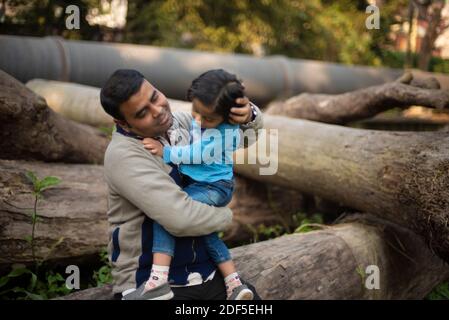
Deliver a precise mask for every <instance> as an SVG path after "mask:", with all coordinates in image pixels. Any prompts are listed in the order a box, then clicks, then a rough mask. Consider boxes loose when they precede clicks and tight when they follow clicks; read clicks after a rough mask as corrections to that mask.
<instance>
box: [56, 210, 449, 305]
mask: <svg viewBox="0 0 449 320" xmlns="http://www.w3.org/2000/svg"><path fill="white" fill-rule="evenodd" d="M231 253H232V256H233V257H234V260H235V262H236V266H237V269H238V270H239V272H240V274H241V275H242V277H243V278H244V279H245V280H247V281H249V282H250V283H251V284H253V285H254V286H255V287H256V290H257V292H258V293H259V295H260V296H261V297H262V298H263V299H301V300H303V299H422V298H424V297H425V296H426V295H427V294H428V293H429V292H430V291H431V290H432V289H433V288H434V287H435V286H436V285H437V284H439V283H441V282H442V281H445V280H446V279H448V277H449V266H448V265H447V264H445V263H444V262H443V261H442V260H441V259H439V258H438V257H436V256H435V255H433V254H432V253H431V252H430V250H429V249H428V248H427V246H426V245H425V244H424V242H423V241H422V240H420V238H419V237H417V236H416V235H415V234H413V233H412V232H410V231H409V230H408V229H405V228H403V227H400V226H397V225H394V224H391V223H389V222H386V221H382V220H378V219H376V218H373V217H369V216H365V215H363V216H358V217H352V221H351V222H348V223H343V224H340V225H336V226H332V227H325V229H324V230H322V231H314V232H309V233H306V234H292V235H286V236H282V237H280V238H277V239H273V240H268V241H263V242H258V243H255V244H251V245H246V246H242V247H238V248H234V249H232V250H231ZM370 265H374V266H377V267H378V268H379V273H378V275H379V287H378V289H375V288H374V289H369V288H372V287H370V286H366V284H367V283H368V284H374V285H375V284H376V283H375V281H374V282H371V277H370V274H371V272H372V271H370V270H369V269H368V270H367V267H368V266H370ZM366 271H368V273H369V274H366V273H365V272H366ZM111 289H112V286H111V285H107V286H104V287H100V288H93V289H87V290H82V291H79V292H76V293H73V294H71V295H68V296H66V297H63V298H60V299H67V300H72V299H76V300H79V299H112V291H111Z"/></svg>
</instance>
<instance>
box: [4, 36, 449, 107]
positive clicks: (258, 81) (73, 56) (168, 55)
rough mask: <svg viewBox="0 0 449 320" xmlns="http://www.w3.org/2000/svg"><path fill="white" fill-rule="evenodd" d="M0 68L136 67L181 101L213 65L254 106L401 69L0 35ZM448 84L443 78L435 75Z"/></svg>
mask: <svg viewBox="0 0 449 320" xmlns="http://www.w3.org/2000/svg"><path fill="white" fill-rule="evenodd" d="M0 68H1V69H3V70H4V71H6V72H8V73H9V74H11V75H12V76H14V77H16V78H17V79H19V80H20V81H22V82H26V81H28V80H31V79H34V78H43V79H48V80H60V81H69V82H76V83H80V84H86V85H91V86H97V87H101V86H102V85H103V84H104V82H105V81H106V79H107V78H108V77H109V76H110V75H111V73H112V72H113V71H114V70H115V69H117V68H135V69H137V70H139V71H141V72H142V73H143V74H144V75H145V77H147V79H149V80H150V81H151V82H152V83H153V84H154V85H155V86H156V87H157V88H159V89H160V90H161V91H162V92H164V93H165V94H166V95H167V96H168V97H170V98H173V99H184V98H185V92H186V90H187V88H188V87H189V85H190V83H191V81H192V79H194V78H195V77H196V76H198V75H199V74H200V73H202V72H204V71H206V70H208V69H212V68H224V69H226V70H229V71H231V72H235V73H236V74H238V75H239V76H240V77H241V78H242V79H243V81H244V83H245V86H246V88H247V92H248V95H249V96H250V97H251V99H252V100H253V101H255V102H257V103H259V104H265V103H267V102H269V101H271V100H274V99H276V98H285V97H289V96H292V95H294V94H298V93H301V92H312V93H341V92H347V91H351V90H354V89H358V88H362V87H367V86H370V85H375V84H380V83H384V82H386V81H391V80H393V79H395V78H397V77H398V76H399V75H400V74H401V73H402V70H398V69H386V68H372V67H362V66H345V65H339V64H335V63H328V62H319V61H310V60H300V59H288V58H286V57H283V56H271V57H265V58H257V57H253V56H250V55H243V54H224V53H210V52H199V51H192V50H184V49H173V48H159V47H153V46H142V45H131V44H118V43H99V42H89V41H68V40H63V39H62V38H58V37H45V38H33V37H20V36H6V35H0ZM440 78H441V79H443V78H444V79H443V80H444V81H443V85H444V86H446V85H447V87H449V81H448V80H447V79H448V78H447V77H444V76H440Z"/></svg>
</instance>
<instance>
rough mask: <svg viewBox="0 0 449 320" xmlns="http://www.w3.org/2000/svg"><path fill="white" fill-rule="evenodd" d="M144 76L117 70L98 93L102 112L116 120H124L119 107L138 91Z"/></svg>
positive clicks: (129, 71) (131, 71)
mask: <svg viewBox="0 0 449 320" xmlns="http://www.w3.org/2000/svg"><path fill="white" fill-rule="evenodd" d="M144 79H145V78H144V76H143V75H142V74H141V73H140V72H139V71H137V70H132V69H118V70H116V71H115V72H114V73H113V74H112V75H111V76H110V77H109V79H108V80H107V81H106V83H105V85H104V86H103V88H102V89H101V92H100V101H101V105H102V106H103V109H104V111H106V113H108V114H109V115H111V116H112V117H113V118H115V119H118V120H125V118H124V117H123V115H122V114H121V112H120V105H121V104H122V103H123V102H125V101H127V100H128V99H129V98H130V97H131V96H132V95H133V94H135V93H136V92H137V91H139V89H140V87H141V85H142V83H143V80H144Z"/></svg>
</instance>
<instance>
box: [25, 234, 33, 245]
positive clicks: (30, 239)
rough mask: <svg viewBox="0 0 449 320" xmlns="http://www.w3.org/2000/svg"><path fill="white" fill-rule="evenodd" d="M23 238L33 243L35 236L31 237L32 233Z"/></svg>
mask: <svg viewBox="0 0 449 320" xmlns="http://www.w3.org/2000/svg"><path fill="white" fill-rule="evenodd" d="M23 239H24V240H25V241H27V242H28V243H31V241H33V237H31V235H28V236H25V237H24V238H23Z"/></svg>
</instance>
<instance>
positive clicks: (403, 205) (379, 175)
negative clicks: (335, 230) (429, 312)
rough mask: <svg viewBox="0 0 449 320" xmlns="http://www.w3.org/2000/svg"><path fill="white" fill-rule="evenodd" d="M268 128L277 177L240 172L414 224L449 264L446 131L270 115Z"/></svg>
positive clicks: (246, 168) (245, 168) (243, 168)
mask: <svg viewBox="0 0 449 320" xmlns="http://www.w3.org/2000/svg"><path fill="white" fill-rule="evenodd" d="M406 86H408V85H406ZM413 90H417V89H416V88H414V89H413ZM183 107H186V105H183ZM264 123H265V127H266V128H269V129H277V130H278V142H279V144H278V150H279V156H278V158H277V159H273V160H274V162H275V163H276V164H277V165H278V170H277V172H276V174H274V175H260V173H259V166H254V165H239V164H237V165H236V166H235V171H236V172H237V173H239V174H242V175H244V176H246V177H249V178H252V179H255V180H259V181H263V182H267V183H272V184H277V185H281V186H285V187H288V188H293V189H297V190H299V191H302V192H306V193H310V194H315V195H317V196H319V197H322V198H325V199H328V200H331V201H333V202H335V203H341V204H343V205H345V206H347V207H351V208H355V209H357V210H360V211H363V212H370V213H374V214H377V215H379V216H381V217H383V218H385V219H387V220H390V221H393V222H396V223H398V224H400V225H405V226H410V228H412V229H413V230H414V231H415V232H416V233H418V234H420V235H422V236H424V237H425V239H426V240H427V241H428V243H429V244H430V246H431V248H433V249H435V250H436V252H437V253H438V254H439V255H440V256H441V257H443V258H444V259H445V260H446V261H449V227H448V220H449V200H447V199H449V173H448V168H449V162H448V160H447V159H448V158H449V151H448V150H449V148H448V147H449V137H448V136H447V134H446V133H444V132H431V133H429V132H423V133H422V132H420V133H408V132H407V133H405V132H381V131H371V130H357V129H349V128H345V127H340V126H333V125H325V124H320V123H315V122H310V121H305V120H293V119H289V118H286V117H279V116H269V115H267V116H265V121H264ZM262 139H263V138H262ZM242 152H245V151H242V150H240V151H239V152H238V153H242ZM268 160H269V159H268Z"/></svg>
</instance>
